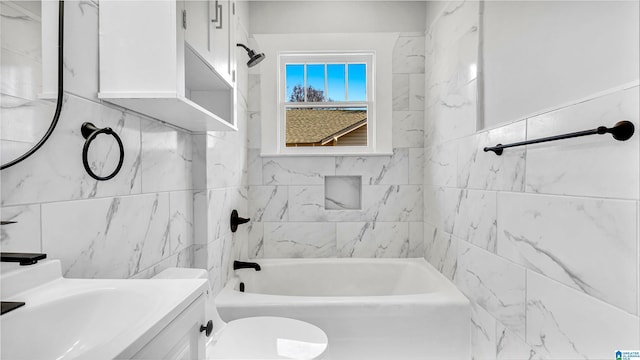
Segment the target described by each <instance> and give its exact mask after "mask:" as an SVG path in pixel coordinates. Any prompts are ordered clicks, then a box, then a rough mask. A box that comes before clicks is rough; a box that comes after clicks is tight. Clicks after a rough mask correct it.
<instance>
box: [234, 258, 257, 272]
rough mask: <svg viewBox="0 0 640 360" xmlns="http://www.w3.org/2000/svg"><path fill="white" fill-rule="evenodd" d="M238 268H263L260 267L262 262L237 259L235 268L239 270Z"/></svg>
mask: <svg viewBox="0 0 640 360" xmlns="http://www.w3.org/2000/svg"><path fill="white" fill-rule="evenodd" d="M238 269H254V270H255V271H260V270H262V268H261V267H260V264H258V263H254V262H244V261H238V260H236V261H234V262H233V270H238Z"/></svg>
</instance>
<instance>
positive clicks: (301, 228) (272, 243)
mask: <svg viewBox="0 0 640 360" xmlns="http://www.w3.org/2000/svg"><path fill="white" fill-rule="evenodd" d="M263 226H264V240H263V241H264V257H265V258H272V257H288V258H299V257H302V258H305V257H311V258H313V257H334V256H336V227H335V225H333V224H331V225H327V224H323V223H309V222H306V223H305V222H300V223H271V222H265V223H263Z"/></svg>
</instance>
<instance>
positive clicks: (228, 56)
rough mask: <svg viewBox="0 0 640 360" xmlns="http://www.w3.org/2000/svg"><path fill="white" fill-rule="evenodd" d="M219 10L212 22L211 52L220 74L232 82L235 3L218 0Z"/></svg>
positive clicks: (215, 2)
mask: <svg viewBox="0 0 640 360" xmlns="http://www.w3.org/2000/svg"><path fill="white" fill-rule="evenodd" d="M213 6H214V8H215V9H216V11H217V14H216V15H217V17H214V19H215V20H217V21H215V22H212V32H213V34H212V37H211V52H212V54H213V66H214V68H215V69H216V71H218V73H219V74H220V75H222V76H223V77H224V78H226V80H227V81H229V82H232V81H234V80H235V79H233V71H234V70H235V69H234V61H233V60H234V59H233V55H234V54H235V46H236V44H235V31H234V29H235V21H234V18H235V5H234V3H233V1H231V0H216V1H214V5H213Z"/></svg>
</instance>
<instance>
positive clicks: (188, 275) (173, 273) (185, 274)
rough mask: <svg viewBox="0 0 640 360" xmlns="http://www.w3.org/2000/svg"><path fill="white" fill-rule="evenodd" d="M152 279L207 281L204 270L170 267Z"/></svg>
mask: <svg viewBox="0 0 640 360" xmlns="http://www.w3.org/2000/svg"><path fill="white" fill-rule="evenodd" d="M153 278H154V279H205V280H207V279H208V278H209V277H208V275H207V271H206V270H204V269H191V268H178V267H171V268H167V269H165V270H163V271H161V272H160V273H158V274H157V275H156V276H154V277H153Z"/></svg>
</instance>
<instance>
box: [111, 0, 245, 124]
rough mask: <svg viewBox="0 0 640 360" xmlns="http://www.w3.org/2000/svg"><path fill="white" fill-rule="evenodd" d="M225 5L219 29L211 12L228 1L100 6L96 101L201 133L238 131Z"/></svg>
mask: <svg viewBox="0 0 640 360" xmlns="http://www.w3.org/2000/svg"><path fill="white" fill-rule="evenodd" d="M224 2H225V3H227V9H230V10H229V11H228V13H227V14H226V17H225V16H223V17H222V19H223V21H224V20H226V21H227V24H224V23H223V24H222V25H223V27H222V28H221V29H218V28H217V27H218V26H219V25H217V23H214V22H213V21H212V20H213V19H211V16H210V15H211V14H212V13H213V12H214V11H218V12H219V13H220V12H221V10H220V9H218V6H216V5H221V4H222V3H223V2H222V1H218V2H216V1H186V2H185V1H175V0H154V1H105V2H103V3H101V4H100V15H99V16H100V92H99V93H98V97H99V98H100V99H103V100H105V101H108V102H111V103H115V104H118V105H120V106H123V107H126V108H128V109H132V110H134V111H137V112H140V113H142V114H145V115H148V116H151V117H154V118H157V119H159V120H162V121H166V122H168V123H171V124H174V125H176V126H178V127H181V128H184V129H187V130H191V131H195V132H204V131H212V130H213V131H229V130H232V131H235V130H237V126H236V114H235V112H236V111H235V104H236V87H235V79H234V73H235V59H234V58H233V54H234V53H235V52H234V51H230V49H231V43H232V41H231V39H232V36H234V34H233V31H232V29H233V28H234V14H233V9H232V7H233V5H231V3H230V2H229V1H224ZM213 8H215V9H216V10H213ZM222 8H224V6H222ZM220 39H225V41H226V42H224V41H222V40H220ZM234 45H235V44H234ZM225 53H228V55H224V59H226V60H225V61H222V60H221V59H222V56H223V55H222V54H225Z"/></svg>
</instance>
